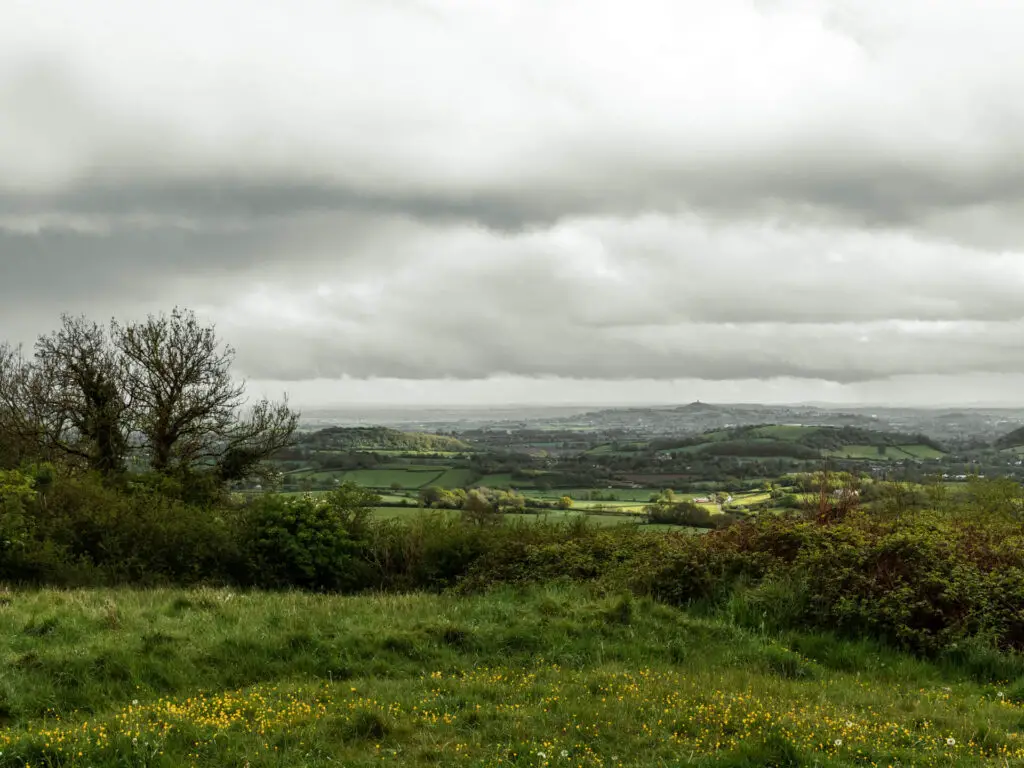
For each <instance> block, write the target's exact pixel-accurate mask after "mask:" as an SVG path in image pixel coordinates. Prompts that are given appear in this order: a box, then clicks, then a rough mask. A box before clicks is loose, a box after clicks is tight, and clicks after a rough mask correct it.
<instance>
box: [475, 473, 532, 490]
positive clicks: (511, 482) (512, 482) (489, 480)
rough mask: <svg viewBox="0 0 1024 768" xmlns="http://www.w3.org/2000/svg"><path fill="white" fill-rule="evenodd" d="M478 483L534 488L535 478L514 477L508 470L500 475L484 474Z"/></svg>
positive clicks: (481, 484) (495, 486)
mask: <svg viewBox="0 0 1024 768" xmlns="http://www.w3.org/2000/svg"><path fill="white" fill-rule="evenodd" d="M477 485H480V486H484V487H486V488H533V487H534V480H533V479H532V478H522V479H518V480H517V479H513V477H512V475H511V474H509V473H507V472H506V473H504V474H498V475H484V476H483V477H482V478H480V480H479V482H478V483H477Z"/></svg>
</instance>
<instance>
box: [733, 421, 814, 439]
mask: <svg viewBox="0 0 1024 768" xmlns="http://www.w3.org/2000/svg"><path fill="white" fill-rule="evenodd" d="M817 431H818V428H817V427H803V426H799V425H795V424H772V425H769V426H765V427H757V428H756V429H752V430H751V431H750V434H751V435H754V436H756V437H770V438H772V439H773V440H787V441H792V442H795V441H797V440H800V439H801V438H803V437H806V436H807V435H809V434H812V433H814V432H817Z"/></svg>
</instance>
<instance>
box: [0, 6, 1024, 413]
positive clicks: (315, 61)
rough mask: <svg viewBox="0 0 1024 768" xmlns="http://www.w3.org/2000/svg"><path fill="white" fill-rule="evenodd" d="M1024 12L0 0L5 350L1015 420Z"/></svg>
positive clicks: (562, 396) (429, 395)
mask: <svg viewBox="0 0 1024 768" xmlns="http://www.w3.org/2000/svg"><path fill="white" fill-rule="evenodd" d="M1022 36H1024V3H1020V2H1016V0H1003V1H1001V2H1000V1H997V0H899V2H883V1H882V0H878V1H877V2H875V1H874V0H832V1H829V0H807V1H806V2H802V1H800V0H792V1H789V0H745V1H743V0H715V1H714V2H707V1H706V0H693V1H692V2H689V1H684V0H631V2H623V1H622V0H512V1H510V2H479V0H280V1H277V0H245V1H244V2H243V1H242V0H202V2H200V1H199V0H173V2H172V1H171V0H166V1H164V0H148V1H147V2H137V1H135V0H124V1H122V2H118V1H115V0H91V1H90V2H88V3H85V2H80V1H79V0H63V1H58V0H33V2H19V1H18V0H15V1H14V2H13V3H12V2H5V3H2V4H0V331H2V333H0V337H3V338H8V339H10V340H14V341H31V340H32V339H33V338H34V337H35V336H36V335H37V334H38V333H40V332H43V331H47V330H49V329H51V328H52V327H53V326H54V325H55V323H56V321H57V317H58V315H59V314H60V313H61V312H63V311H69V312H73V313H78V312H86V313H88V314H90V315H94V316H96V317H97V318H100V319H103V318H107V317H110V316H111V315H117V316H118V317H121V318H130V317H134V316H139V315H143V314H145V313H147V312H155V311H160V310H169V309H170V308H171V307H173V306H174V305H176V304H177V305H183V306H187V307H191V308H194V309H195V310H197V311H198V312H200V313H201V314H202V315H203V317H204V318H208V319H209V320H211V321H214V322H216V323H217V326H218V329H219V331H220V333H221V335H222V336H223V337H224V338H225V339H226V340H228V341H230V342H231V343H232V344H233V345H234V346H235V347H236V348H237V350H238V358H237V366H238V370H239V373H240V374H241V375H244V376H246V377H247V378H248V379H250V381H251V382H252V385H253V387H254V388H255V389H256V391H258V392H260V393H263V392H266V393H267V394H279V393H280V391H281V390H288V391H289V392H290V393H291V396H292V400H293V401H294V402H298V403H300V404H309V405H312V404H318V403H324V404H326V403H358V402H376V403H380V402H395V403H406V404H408V403H428V402H429V403H459V402H472V403H486V402H510V401H511V402H557V403H570V402H595V403H596V402H600V403H608V402H631V401H632V402H642V401H660V402H669V401H678V402H687V401H689V400H693V399H696V398H700V399H703V400H708V401H737V400H743V401H758V400H760V401H771V402H780V401H781V402H787V401H788V402H795V401H801V400H834V401H837V402H857V401H863V402H872V403H879V402H887V401H888V402H900V403H921V404H929V403H940V402H941V403H953V402H964V403H968V402H978V401H1001V402H1015V403H1021V404H1024V99H1021V94H1022V93H1024V45H1021V39H1022Z"/></svg>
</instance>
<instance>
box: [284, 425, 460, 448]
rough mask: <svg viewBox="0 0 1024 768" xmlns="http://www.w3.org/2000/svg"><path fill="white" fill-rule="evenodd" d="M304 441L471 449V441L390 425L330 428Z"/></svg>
mask: <svg viewBox="0 0 1024 768" xmlns="http://www.w3.org/2000/svg"><path fill="white" fill-rule="evenodd" d="M300 443H301V444H302V445H306V446H311V447H312V446H315V447H317V448H320V449H322V450H323V449H328V450H337V451H415V452H428V453H433V452H440V451H468V450H471V448H470V446H469V445H468V444H467V443H464V442H462V441H461V440H458V439H456V438H454V437H449V436H447V435H434V434H430V433H426V432H399V431H398V430H397V429H390V428H388V427H328V428H327V429H321V430H318V431H316V432H310V433H308V434H305V435H302V437H301V438H300Z"/></svg>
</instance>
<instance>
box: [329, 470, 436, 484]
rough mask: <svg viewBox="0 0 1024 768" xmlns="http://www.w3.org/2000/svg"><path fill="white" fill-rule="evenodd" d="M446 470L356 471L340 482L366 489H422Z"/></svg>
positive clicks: (344, 476)
mask: <svg viewBox="0 0 1024 768" xmlns="http://www.w3.org/2000/svg"><path fill="white" fill-rule="evenodd" d="M446 471H447V470H446V469H445V468H444V467H424V468H420V469H413V468H408V467H407V468H403V469H356V470H352V471H350V472H346V473H344V475H342V476H341V479H342V481H346V482H353V483H358V484H359V485H362V486H365V487H366V488H391V487H392V486H393V485H397V487H399V488H404V489H417V488H423V487H425V486H428V485H433V484H434V482H435V481H436V480H437V479H438V478H439V477H441V475H443V474H444V473H445V472H446Z"/></svg>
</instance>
